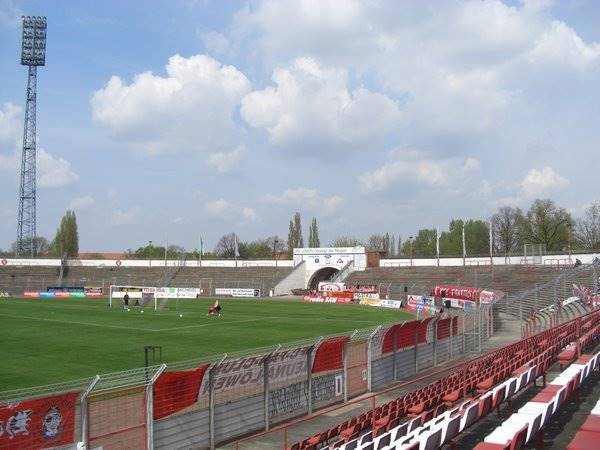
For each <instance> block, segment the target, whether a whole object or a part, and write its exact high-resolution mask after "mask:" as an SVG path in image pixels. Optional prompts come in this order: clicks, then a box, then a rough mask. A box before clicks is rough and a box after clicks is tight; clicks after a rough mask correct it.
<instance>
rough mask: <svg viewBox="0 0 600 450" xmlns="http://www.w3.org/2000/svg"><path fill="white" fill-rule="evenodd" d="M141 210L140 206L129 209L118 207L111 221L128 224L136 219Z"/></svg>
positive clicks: (116, 223) (114, 223)
mask: <svg viewBox="0 0 600 450" xmlns="http://www.w3.org/2000/svg"><path fill="white" fill-rule="evenodd" d="M139 211H140V208H138V207H134V208H131V209H128V210H123V209H116V210H114V211H113V213H112V216H111V223H112V224H113V225H128V224H130V223H132V222H133V221H134V220H135V218H136V217H137V215H138V213H139Z"/></svg>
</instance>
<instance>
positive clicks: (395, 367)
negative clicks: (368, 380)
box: [392, 325, 402, 381]
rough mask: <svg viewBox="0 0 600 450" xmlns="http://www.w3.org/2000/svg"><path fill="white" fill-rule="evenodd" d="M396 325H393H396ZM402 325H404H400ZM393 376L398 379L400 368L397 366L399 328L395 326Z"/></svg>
mask: <svg viewBox="0 0 600 450" xmlns="http://www.w3.org/2000/svg"><path fill="white" fill-rule="evenodd" d="M394 326H395V325H392V327H394ZM400 326H402V325H400ZM392 351H393V352H392V377H393V380H394V381H396V380H397V379H398V368H397V365H396V363H397V355H396V353H397V352H398V328H394V334H393V335H392Z"/></svg>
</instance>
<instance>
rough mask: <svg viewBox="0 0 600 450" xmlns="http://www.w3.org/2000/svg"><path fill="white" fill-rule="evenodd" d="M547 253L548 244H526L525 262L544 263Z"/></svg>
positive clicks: (524, 251)
mask: <svg viewBox="0 0 600 450" xmlns="http://www.w3.org/2000/svg"><path fill="white" fill-rule="evenodd" d="M545 254H546V244H525V245H524V248H523V256H524V258H523V260H524V263H525V264H542V263H543V256H544V255H545Z"/></svg>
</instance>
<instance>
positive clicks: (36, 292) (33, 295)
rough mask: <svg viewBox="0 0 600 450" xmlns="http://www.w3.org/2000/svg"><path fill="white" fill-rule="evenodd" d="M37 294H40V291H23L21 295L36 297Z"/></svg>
mask: <svg viewBox="0 0 600 450" xmlns="http://www.w3.org/2000/svg"><path fill="white" fill-rule="evenodd" d="M39 296H40V293H39V292H38V291H26V292H23V297H27V298H38V297H39Z"/></svg>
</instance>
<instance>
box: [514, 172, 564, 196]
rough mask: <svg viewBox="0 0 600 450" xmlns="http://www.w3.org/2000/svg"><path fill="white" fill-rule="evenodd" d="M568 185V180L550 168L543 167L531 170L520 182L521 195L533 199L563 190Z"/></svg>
mask: <svg viewBox="0 0 600 450" xmlns="http://www.w3.org/2000/svg"><path fill="white" fill-rule="evenodd" d="M568 184H569V180H567V179H566V178H564V177H562V176H560V175H559V174H558V173H557V172H555V171H554V169H553V168H552V167H548V166H546V167H544V168H543V169H542V170H537V169H531V170H530V171H529V172H527V175H526V176H525V178H524V179H523V181H522V182H521V188H522V190H523V194H524V195H525V196H526V197H528V198H533V197H537V196H541V195H544V194H547V193H548V192H552V191H555V190H557V189H560V188H563V187H565V186H567V185H568Z"/></svg>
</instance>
